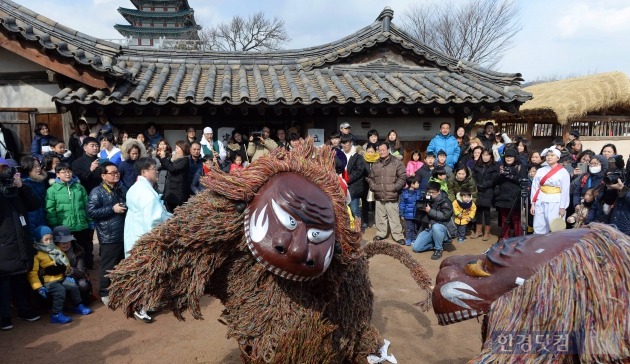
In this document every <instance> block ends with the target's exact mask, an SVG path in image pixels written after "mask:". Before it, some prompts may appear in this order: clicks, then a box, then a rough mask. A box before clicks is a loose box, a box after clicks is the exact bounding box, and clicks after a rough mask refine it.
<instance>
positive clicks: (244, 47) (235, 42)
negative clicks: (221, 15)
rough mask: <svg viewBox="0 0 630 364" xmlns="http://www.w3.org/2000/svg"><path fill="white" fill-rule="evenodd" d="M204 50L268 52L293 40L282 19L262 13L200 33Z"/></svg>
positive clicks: (237, 18)
mask: <svg viewBox="0 0 630 364" xmlns="http://www.w3.org/2000/svg"><path fill="white" fill-rule="evenodd" d="M199 39H200V43H201V44H202V47H203V48H205V49H211V50H218V51H244V52H247V51H268V50H278V49H281V47H282V45H284V44H286V43H288V42H289V41H291V38H289V36H288V34H287V31H286V29H285V27H284V20H282V19H280V18H277V17H275V18H273V19H267V18H265V14H264V13H262V12H259V13H256V14H254V15H250V16H249V17H248V18H247V19H245V18H242V17H240V16H235V17H234V18H232V20H231V21H230V22H228V23H222V24H217V25H215V26H214V27H209V28H204V29H202V30H201V31H199Z"/></svg>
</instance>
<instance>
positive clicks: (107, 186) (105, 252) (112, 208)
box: [86, 162, 127, 304]
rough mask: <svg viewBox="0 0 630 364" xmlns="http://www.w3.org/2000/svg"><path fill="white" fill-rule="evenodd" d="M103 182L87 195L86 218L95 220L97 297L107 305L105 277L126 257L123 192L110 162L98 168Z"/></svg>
mask: <svg viewBox="0 0 630 364" xmlns="http://www.w3.org/2000/svg"><path fill="white" fill-rule="evenodd" d="M99 169H100V173H101V177H102V178H103V183H101V184H100V185H99V186H98V187H96V188H94V189H93V190H92V192H90V197H89V199H88V203H87V208H86V209H87V213H88V216H89V217H90V218H91V219H92V220H93V221H94V226H95V227H96V235H97V236H98V243H99V255H100V257H101V266H100V269H99V271H98V277H99V289H98V291H99V294H100V296H99V297H100V298H101V300H102V301H103V303H105V304H107V303H108V302H109V301H108V292H107V288H108V287H109V278H107V277H105V275H106V274H108V272H109V271H110V270H112V269H114V267H115V266H116V264H118V262H120V261H121V260H122V259H123V258H124V257H125V248H124V233H125V213H126V212H127V205H126V204H125V193H124V192H123V190H122V189H121V184H120V173H119V172H118V168H117V167H116V165H114V164H113V163H112V162H105V163H103V164H102V165H101V166H100V167H99Z"/></svg>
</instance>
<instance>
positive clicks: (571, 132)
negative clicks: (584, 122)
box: [569, 129, 580, 139]
mask: <svg viewBox="0 0 630 364" xmlns="http://www.w3.org/2000/svg"><path fill="white" fill-rule="evenodd" d="M569 135H573V136H574V137H575V139H580V132H579V131H577V130H575V129H574V130H571V131H570V132H569Z"/></svg>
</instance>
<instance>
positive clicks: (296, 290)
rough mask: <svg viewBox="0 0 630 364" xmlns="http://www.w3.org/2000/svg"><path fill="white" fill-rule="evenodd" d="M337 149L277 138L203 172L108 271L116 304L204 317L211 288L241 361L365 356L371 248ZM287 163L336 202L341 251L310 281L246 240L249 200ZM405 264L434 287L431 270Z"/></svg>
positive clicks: (374, 340) (372, 347) (370, 343)
mask: <svg viewBox="0 0 630 364" xmlns="http://www.w3.org/2000/svg"><path fill="white" fill-rule="evenodd" d="M333 158H334V153H333V152H332V151H331V149H330V148H327V147H325V148H322V149H320V150H315V149H314V147H313V142H312V140H309V141H308V143H307V145H306V146H304V147H303V148H298V149H297V150H295V151H292V152H290V153H287V152H286V151H284V149H280V148H279V149H277V150H276V151H274V152H273V153H272V154H271V155H270V156H265V157H261V158H260V159H258V160H257V161H256V163H253V164H252V165H250V166H249V167H248V168H246V169H245V170H243V171H242V172H241V173H238V174H225V173H222V172H220V171H218V170H217V171H212V173H210V176H209V177H208V179H207V180H206V181H205V183H206V185H207V187H208V189H206V190H204V191H203V192H202V193H200V194H198V195H196V196H194V197H193V198H191V200H190V201H189V202H188V203H187V204H185V205H184V206H182V207H179V208H177V209H176V210H175V216H174V217H173V218H172V219H170V220H168V221H167V222H165V223H163V224H161V225H160V226H158V227H156V228H155V229H154V230H152V231H151V232H149V233H148V234H146V235H144V236H142V237H141V238H140V239H139V241H138V242H137V244H136V245H135V247H134V248H133V250H132V251H131V256H130V257H129V258H127V259H125V260H123V261H122V262H121V263H120V264H119V265H118V266H117V267H116V269H115V270H114V271H112V272H111V274H110V277H111V280H112V283H111V286H110V295H109V296H110V303H109V306H110V307H111V308H113V309H116V308H122V309H124V310H125V313H126V315H127V316H128V317H130V316H131V315H133V312H134V310H136V309H137V308H138V307H140V306H144V307H156V306H162V307H166V308H168V309H171V310H172V311H173V313H174V315H175V316H176V317H177V318H178V319H181V320H183V316H182V314H183V312H184V311H186V310H190V311H191V313H192V315H193V317H194V318H196V319H200V318H202V315H201V311H200V307H199V299H200V298H201V296H202V295H203V294H206V293H207V294H211V295H212V296H215V297H217V298H219V299H220V300H221V302H222V303H223V304H224V305H225V310H224V311H223V314H222V315H221V318H222V320H221V321H222V322H224V323H225V324H226V325H227V327H228V332H227V335H228V337H233V338H235V339H236V340H237V341H238V344H239V347H240V349H241V353H242V354H241V356H242V359H243V361H244V362H247V363H340V362H353V363H364V362H366V357H367V355H369V354H371V353H374V352H376V351H377V350H378V348H379V346H380V344H381V340H380V338H379V335H378V332H377V331H376V329H375V328H374V327H373V326H372V325H370V319H371V316H372V305H373V295H372V291H371V286H370V280H369V276H368V263H367V257H366V255H365V254H363V252H362V251H361V250H360V238H361V235H360V230H359V227H360V224H356V228H354V229H351V228H350V223H349V216H348V213H347V210H346V205H345V198H344V195H343V192H342V191H341V187H340V184H339V181H338V177H337V175H336V174H335V173H334V169H333ZM283 172H291V173H298V174H300V175H302V176H304V177H305V178H307V179H308V180H310V181H312V182H313V183H315V184H316V185H317V186H319V187H320V188H321V189H322V190H323V191H324V192H325V193H326V194H327V195H328V196H330V198H331V201H332V203H333V207H334V211H335V234H336V239H337V241H338V242H339V243H340V245H341V248H342V249H341V250H342V252H341V254H335V255H334V257H333V260H332V263H331V264H330V267H329V268H328V270H327V271H326V272H325V273H324V274H323V275H322V276H321V277H319V278H318V279H316V280H313V281H309V282H295V281H291V280H286V279H283V278H281V277H278V276H276V275H273V274H271V273H269V272H268V271H267V270H266V269H264V267H263V266H262V265H261V264H259V263H258V262H257V261H256V259H255V258H254V257H253V256H252V254H251V252H250V251H249V250H248V248H247V244H246V237H245V235H244V229H243V218H244V213H243V209H244V206H245V205H246V204H247V203H249V202H250V201H251V200H252V199H253V198H254V196H255V195H256V193H257V191H258V190H259V189H260V188H261V187H262V186H263V185H264V184H265V183H266V182H267V181H268V180H269V179H270V178H271V177H272V176H274V175H276V174H278V173H283ZM385 250H387V249H385ZM398 255H400V254H399V253H398ZM407 255H409V253H407ZM409 258H410V257H409ZM407 265H408V266H409V267H410V269H412V272H414V278H416V280H417V281H418V282H419V283H421V285H422V286H423V288H424V289H426V290H428V289H429V287H428V285H429V283H428V282H429V281H430V279H429V277H428V275H427V274H426V271H424V270H423V269H421V267H418V265H415V266H413V265H411V263H409V262H407Z"/></svg>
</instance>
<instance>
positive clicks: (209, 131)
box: [203, 126, 214, 134]
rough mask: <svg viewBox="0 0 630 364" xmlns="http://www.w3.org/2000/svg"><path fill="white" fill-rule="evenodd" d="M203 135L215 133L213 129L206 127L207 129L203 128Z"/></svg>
mask: <svg viewBox="0 0 630 364" xmlns="http://www.w3.org/2000/svg"><path fill="white" fill-rule="evenodd" d="M203 133H204V134H214V133H213V132H212V128H211V127H209V126H206V127H205V128H203Z"/></svg>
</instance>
